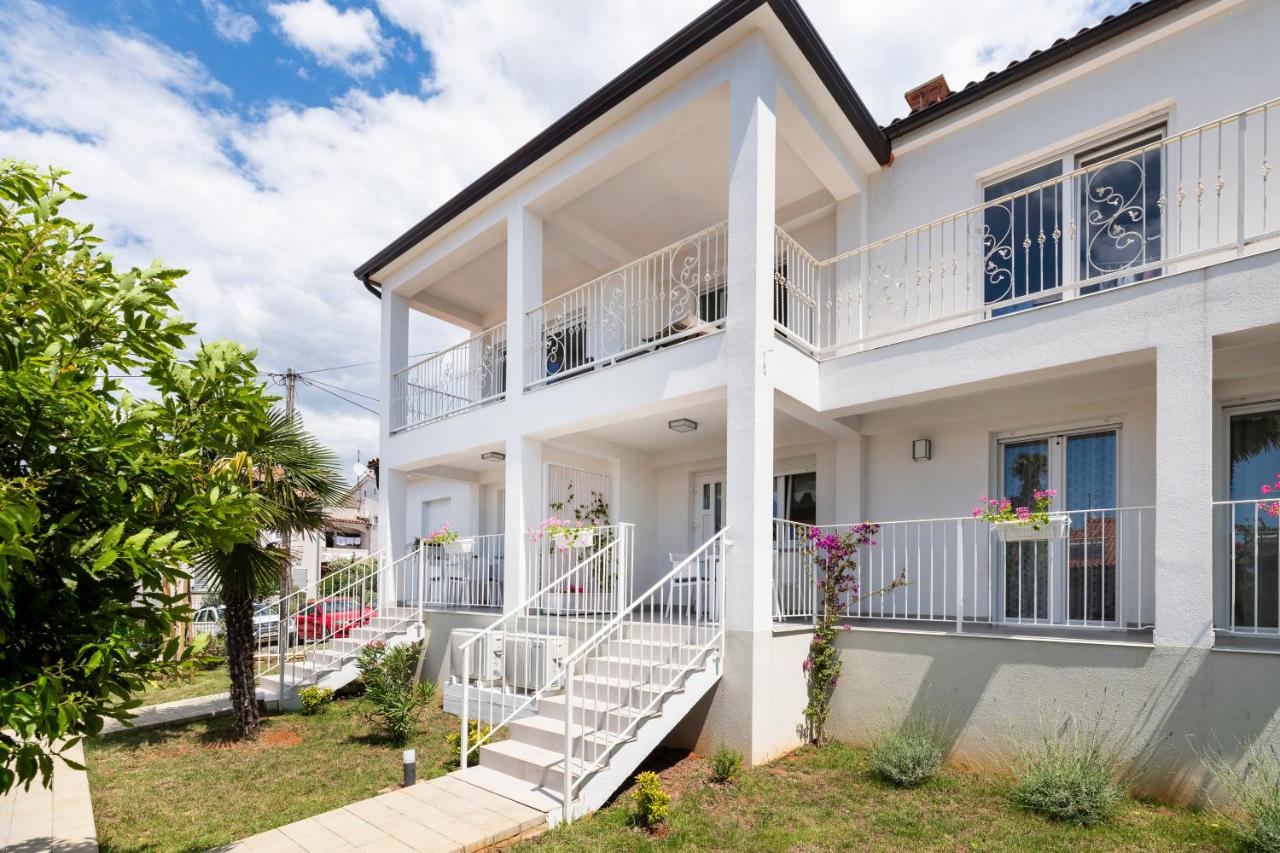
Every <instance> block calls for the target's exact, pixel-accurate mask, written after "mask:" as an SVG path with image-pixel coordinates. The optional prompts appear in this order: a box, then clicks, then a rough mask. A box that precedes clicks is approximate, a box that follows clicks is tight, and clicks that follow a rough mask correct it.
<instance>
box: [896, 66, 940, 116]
mask: <svg viewBox="0 0 1280 853" xmlns="http://www.w3.org/2000/svg"><path fill="white" fill-rule="evenodd" d="M950 94H951V87H950V86H948V85H947V78H946V77H943V76H942V75H941V74H939V75H938V76H937V77H934V78H933V79H932V80H930V81H929V82H927V83H921V84H920V85H919V86H916V87H915V88H914V89H911V90H910V91H908V92H907V94H906V95H905V96H904V97H905V98H906V99H907V103H908V104H909V105H910V106H911V112H913V113H918V112H920V110H922V109H924V108H925V107H931V106H933V105H934V104H936V103H938V101H941V100H942V99H943V98H945V97H946V96H947V95H950Z"/></svg>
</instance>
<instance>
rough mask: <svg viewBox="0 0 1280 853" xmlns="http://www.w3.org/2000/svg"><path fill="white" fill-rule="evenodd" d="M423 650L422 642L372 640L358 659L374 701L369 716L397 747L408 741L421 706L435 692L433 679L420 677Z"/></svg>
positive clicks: (367, 689) (419, 715) (370, 698)
mask: <svg viewBox="0 0 1280 853" xmlns="http://www.w3.org/2000/svg"><path fill="white" fill-rule="evenodd" d="M421 653H422V643H421V642H420V641H419V642H415V643H402V644H399V645H395V646H387V645H384V644H382V643H370V644H369V645H367V646H365V647H364V648H363V649H361V650H360V657H359V658H357V659H356V668H357V669H359V670H360V680H361V681H362V682H364V688H365V697H366V698H368V699H369V701H370V702H372V703H373V708H374V711H373V714H371V715H370V717H371V719H372V720H373V721H374V722H375V723H376V724H378V725H379V726H381V728H382V730H383V733H384V734H385V735H386V737H387V739H388V740H389V741H391V742H392V743H393V744H395V745H397V746H401V745H403V744H404V743H405V742H406V741H408V740H409V735H411V734H412V733H413V730H414V728H415V726H416V725H417V723H418V720H419V719H420V718H421V716H422V709H423V708H424V707H426V705H427V703H428V702H429V701H431V697H432V696H434V695H435V692H436V686H435V683H434V682H430V681H423V682H419V681H418V680H417V671H418V657H419V655H420V654H421Z"/></svg>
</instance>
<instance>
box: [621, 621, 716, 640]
mask: <svg viewBox="0 0 1280 853" xmlns="http://www.w3.org/2000/svg"><path fill="white" fill-rule="evenodd" d="M624 630H625V632H626V636H627V639H631V640H661V641H663V642H668V643H676V644H680V645H705V644H706V643H708V642H710V641H711V637H712V636H714V634H715V632H716V629H715V628H713V627H710V626H703V625H680V624H672V623H668V622H628V623H626V626H625V628H624Z"/></svg>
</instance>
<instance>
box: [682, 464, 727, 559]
mask: <svg viewBox="0 0 1280 853" xmlns="http://www.w3.org/2000/svg"><path fill="white" fill-rule="evenodd" d="M722 527H724V474H721V473H716V474H699V475H698V476H697V477H696V478H695V479H694V486H693V541H692V542H690V543H689V545H690V549H694V548H697V547H698V546H700V545H701V544H702V543H703V542H706V541H707V540H708V539H710V538H711V537H712V536H715V535H716V533H718V532H719V531H720V528H722Z"/></svg>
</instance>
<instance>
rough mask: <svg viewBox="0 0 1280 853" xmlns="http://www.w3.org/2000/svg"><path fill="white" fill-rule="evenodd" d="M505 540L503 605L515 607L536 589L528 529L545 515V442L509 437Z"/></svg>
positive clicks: (510, 607)
mask: <svg viewBox="0 0 1280 853" xmlns="http://www.w3.org/2000/svg"><path fill="white" fill-rule="evenodd" d="M506 501H507V504H506V510H505V515H506V527H507V529H506V531H505V533H506V541H505V543H504V545H505V557H504V560H503V575H504V577H503V588H502V606H503V609H504V610H508V611H509V610H512V609H514V608H515V607H516V606H517V605H519V604H520V602H522V601H524V600H525V598H526V597H528V596H529V595H530V594H531V593H533V592H534V591H535V590H531V589H529V588H528V578H529V571H528V566H529V561H530V559H531V558H532V556H533V555H532V554H531V553H530V549H529V547H528V536H527V535H526V533H525V531H526V530H528V529H529V528H531V527H536V526H537V525H538V523H539V522H541V521H542V519H543V518H545V517H546V515H547V513H546V508H545V507H543V506H542V442H541V441H538V440H537V439H533V438H526V437H523V436H516V437H513V438H508V439H507V463H506Z"/></svg>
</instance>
